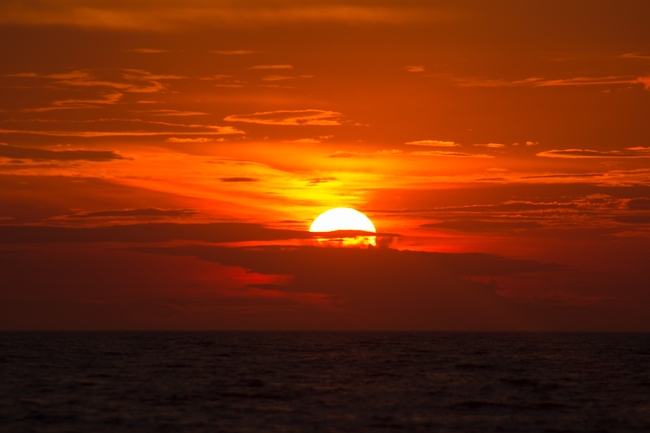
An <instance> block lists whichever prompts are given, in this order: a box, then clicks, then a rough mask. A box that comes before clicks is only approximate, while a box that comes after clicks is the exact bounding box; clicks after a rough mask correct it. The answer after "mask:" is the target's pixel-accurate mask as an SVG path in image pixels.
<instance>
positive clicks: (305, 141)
mask: <svg viewBox="0 0 650 433" xmlns="http://www.w3.org/2000/svg"><path fill="white" fill-rule="evenodd" d="M320 142H321V141H320V140H318V139H316V138H299V139H298V140H291V141H287V143H297V144H318V143H320Z"/></svg>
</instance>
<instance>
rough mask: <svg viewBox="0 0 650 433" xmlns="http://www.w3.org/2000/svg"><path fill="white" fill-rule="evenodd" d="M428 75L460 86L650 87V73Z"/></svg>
mask: <svg viewBox="0 0 650 433" xmlns="http://www.w3.org/2000/svg"><path fill="white" fill-rule="evenodd" d="M428 76H431V77H434V78H440V79H445V80H450V81H452V82H454V83H455V84H456V85H457V86H460V87H520V86H524V87H571V86H580V87H582V86H621V85H634V84H642V85H643V86H644V87H645V89H650V75H648V76H642V77H631V76H621V75H612V76H605V77H571V78H556V79H547V78H541V77H531V78H525V79H522V80H503V79H490V78H477V77H454V76H451V75H441V74H430V75H428Z"/></svg>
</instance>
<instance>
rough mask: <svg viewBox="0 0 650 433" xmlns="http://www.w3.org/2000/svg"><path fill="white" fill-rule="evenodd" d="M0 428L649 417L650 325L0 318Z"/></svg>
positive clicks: (413, 428) (595, 427)
mask: <svg viewBox="0 0 650 433" xmlns="http://www.w3.org/2000/svg"><path fill="white" fill-rule="evenodd" d="M0 431H2V432H20V433H23V432H97V433H99V432H393V431H408V432H650V335H649V334H588V333H587V334H574V333H569V334H566V333H563V334H548V333H436V332H433V333H425V332H417V333H415V332H413V333H408V332H404V333H402V332H88V333H81V332H60V333H59V332H33V333H32V332H26V333H22V332H16V333H0Z"/></svg>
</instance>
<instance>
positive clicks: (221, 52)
mask: <svg viewBox="0 0 650 433" xmlns="http://www.w3.org/2000/svg"><path fill="white" fill-rule="evenodd" d="M209 52H210V53H211V54H219V55H220V56H246V55H249V54H256V53H259V51H253V50H214V51H209Z"/></svg>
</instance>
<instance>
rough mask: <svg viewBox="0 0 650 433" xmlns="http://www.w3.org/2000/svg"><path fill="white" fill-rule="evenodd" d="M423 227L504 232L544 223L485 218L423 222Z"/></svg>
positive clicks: (539, 226)
mask: <svg viewBox="0 0 650 433" xmlns="http://www.w3.org/2000/svg"><path fill="white" fill-rule="evenodd" d="M420 227H423V228H441V229H451V230H457V231H461V232H472V233H473V232H503V231H509V232H510V231H517V230H524V229H537V228H542V227H543V225H542V224H540V223H538V222H535V221H484V220H456V221H443V222H437V223H429V224H423V225H421V226H420Z"/></svg>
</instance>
